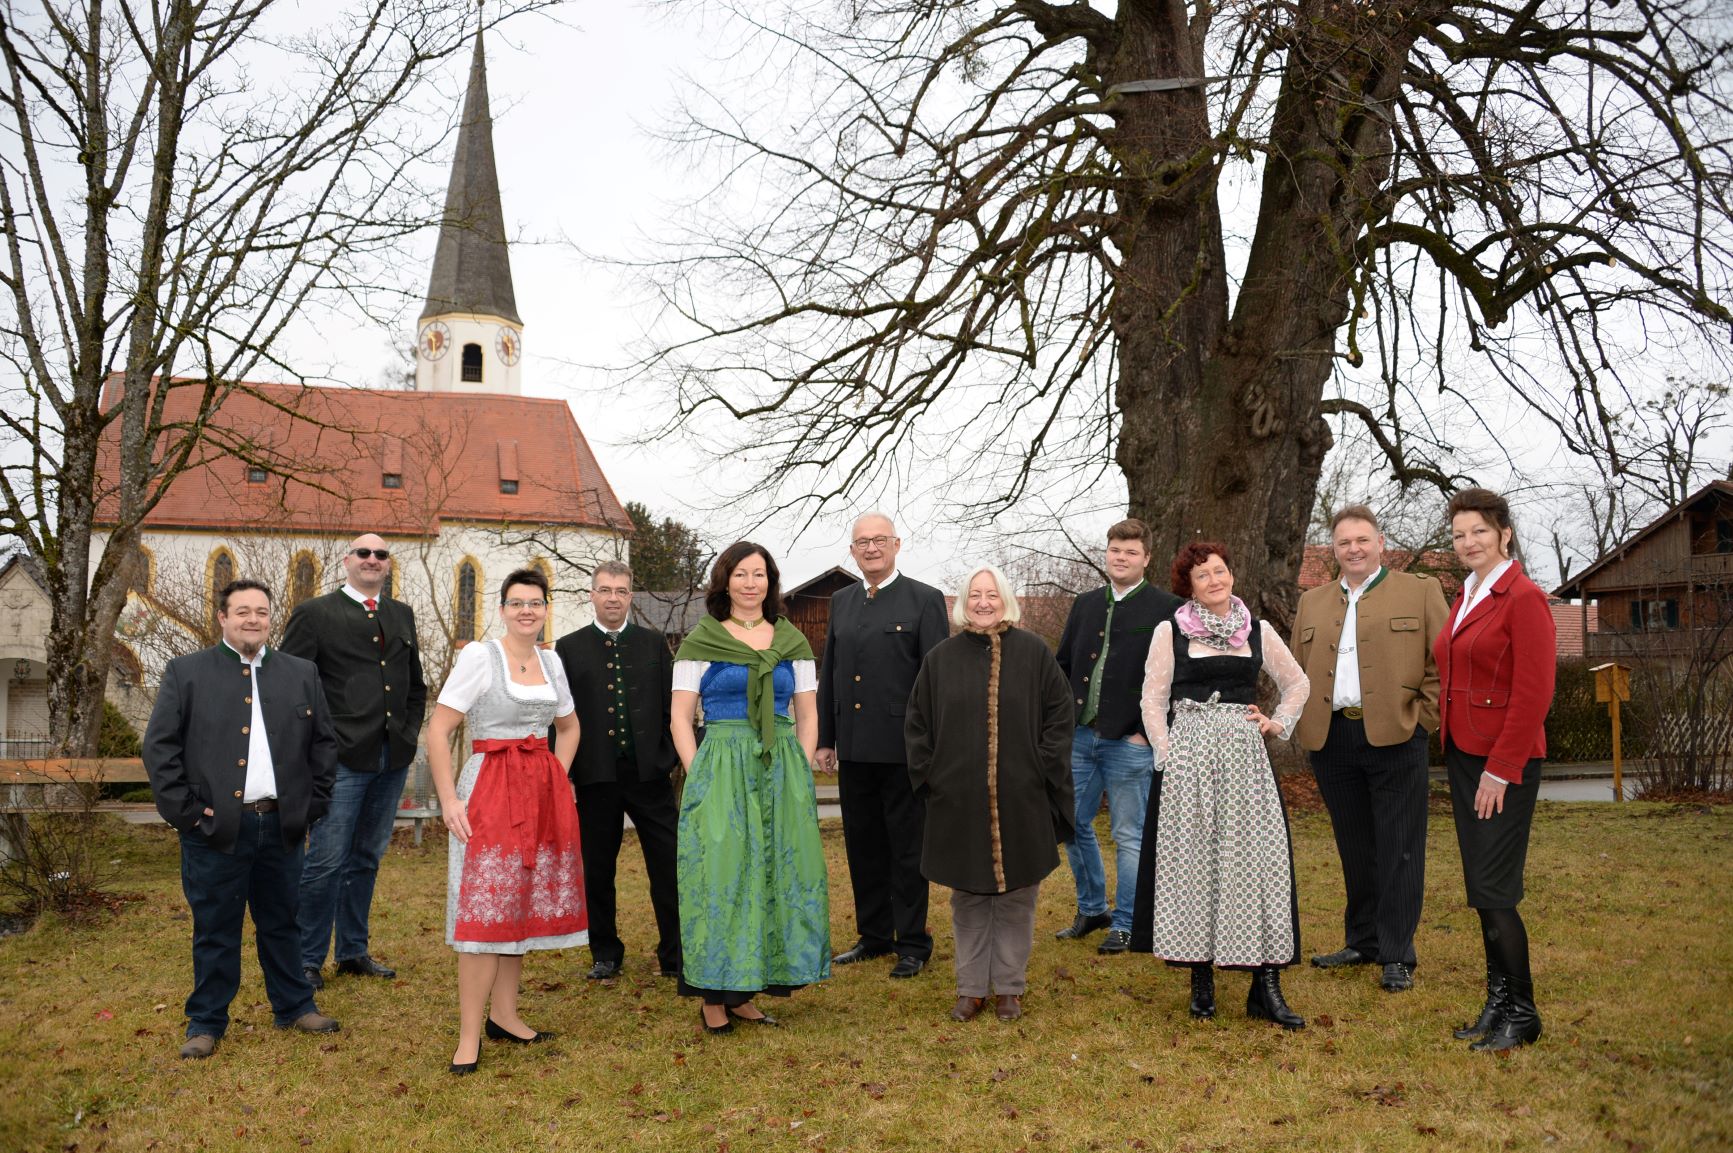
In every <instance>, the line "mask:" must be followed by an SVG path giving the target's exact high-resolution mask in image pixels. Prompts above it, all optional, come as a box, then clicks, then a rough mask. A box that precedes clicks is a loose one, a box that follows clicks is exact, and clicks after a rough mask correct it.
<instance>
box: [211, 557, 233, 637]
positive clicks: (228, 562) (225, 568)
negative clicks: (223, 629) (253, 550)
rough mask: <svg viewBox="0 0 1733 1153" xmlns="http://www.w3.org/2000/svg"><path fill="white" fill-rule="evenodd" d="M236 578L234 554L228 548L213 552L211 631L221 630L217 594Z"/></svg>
mask: <svg viewBox="0 0 1733 1153" xmlns="http://www.w3.org/2000/svg"><path fill="white" fill-rule="evenodd" d="M234 579H235V558H234V554H232V553H231V552H229V550H228V549H226V548H220V549H218V550H216V551H215V552H213V553H212V554H211V583H210V594H211V631H212V632H217V631H220V626H218V624H217V596H218V594H219V593H221V592H222V591H223V588H224V587H225V586H226V585H227V584H228V583H229V582H230V581H232V580H234Z"/></svg>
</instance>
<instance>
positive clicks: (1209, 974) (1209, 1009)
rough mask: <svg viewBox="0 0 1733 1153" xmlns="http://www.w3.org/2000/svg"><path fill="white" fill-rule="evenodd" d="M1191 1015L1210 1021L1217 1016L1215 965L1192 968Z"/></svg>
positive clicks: (1200, 1019)
mask: <svg viewBox="0 0 1733 1153" xmlns="http://www.w3.org/2000/svg"><path fill="white" fill-rule="evenodd" d="M1191 1015H1192V1016H1193V1017H1196V1018H1197V1019H1198V1020H1199V1021H1208V1020H1209V1019H1210V1018H1212V1017H1214V1016H1215V1015H1216V971H1215V966H1213V965H1193V966H1192V967H1191Z"/></svg>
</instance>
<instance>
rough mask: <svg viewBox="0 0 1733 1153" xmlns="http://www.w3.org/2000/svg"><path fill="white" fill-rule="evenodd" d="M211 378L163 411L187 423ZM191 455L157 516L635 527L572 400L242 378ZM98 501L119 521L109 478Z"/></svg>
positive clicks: (213, 520) (329, 526)
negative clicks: (252, 381) (570, 404)
mask: <svg viewBox="0 0 1733 1153" xmlns="http://www.w3.org/2000/svg"><path fill="white" fill-rule="evenodd" d="M118 384H119V377H118V376H117V377H113V378H111V380H110V386H111V389H114V388H117V387H118ZM202 392H203V390H202V389H201V388H200V387H199V386H198V385H196V384H189V385H187V386H182V387H176V388H174V389H172V390H171V391H170V393H169V396H168V399H167V402H166V411H165V413H164V424H165V425H168V426H170V427H172V426H174V425H175V424H177V423H190V422H191V421H192V420H193V418H194V417H195V415H196V413H197V410H198V406H199V401H200V399H201V397H202ZM113 400H114V397H113V396H109V397H105V404H104V407H105V408H107V407H108V406H109V404H111V403H112V402H113ZM119 438H120V423H119V421H114V422H111V423H110V424H109V426H108V428H107V430H106V431H105V433H104V437H103V442H102V453H103V456H104V459H103V460H102V461H100V462H99V465H98V475H99V476H100V477H102V478H104V481H103V483H104V484H112V480H111V478H114V477H117V476H118V475H119V472H120V470H119V468H118V466H117V465H116V464H115V463H114V459H113V458H114V454H115V453H116V452H117V451H118V445H119ZM194 462H195V463H193V464H192V465H191V466H190V467H189V468H188V469H187V471H186V472H184V473H182V474H181V475H180V476H179V477H177V478H176V479H175V481H174V483H173V484H172V485H171V486H170V488H169V491H168V493H167V495H166V496H164V497H163V499H162V500H161V501H160V502H159V503H158V504H157V506H156V508H155V509H153V510H152V511H151V512H150V514H149V515H148V516H147V517H146V519H145V524H146V527H147V528H152V529H167V528H181V529H194V530H205V531H216V532H235V531H241V530H246V531H252V532H258V531H265V532H298V533H317V534H320V535H332V536H350V535H358V534H360V533H363V532H377V533H381V534H384V535H406V536H422V535H431V534H433V533H437V532H438V531H439V528H440V526H441V524H442V523H445V522H451V521H458V522H469V523H475V522H480V523H484V524H501V523H510V524H513V525H515V526H518V527H520V528H521V527H533V526H536V525H548V526H551V527H558V528H579V527H584V528H611V529H614V530H616V531H621V532H628V533H629V532H631V531H632V522H631V519H630V518H629V517H628V516H627V515H626V510H625V508H624V507H623V506H622V505H621V503H620V501H619V498H618V497H616V496H615V495H614V490H613V488H612V487H610V486H609V484H608V480H607V478H606V477H605V476H603V475H602V470H601V466H600V465H599V464H597V462H596V457H595V454H594V453H593V452H591V451H590V445H589V441H588V440H586V439H585V437H584V434H583V431H582V430H581V429H579V427H578V423H577V421H576V420H575V419H573V417H572V412H571V409H570V408H569V407H568V406H567V405H566V403H565V402H564V401H562V400H546V399H541V398H539V397H528V396H487V395H482V394H479V393H461V392H456V393H435V392H400V391H388V390H383V389H363V388H312V387H303V386H301V385H294V384H246V385H241V386H237V388H236V389H235V390H234V391H233V392H232V393H231V394H230V395H229V397H228V398H227V399H226V400H225V401H224V402H223V404H222V406H221V408H219V409H218V410H217V412H216V414H215V416H213V417H212V418H211V422H210V425H209V427H208V429H207V431H206V434H205V438H204V441H203V443H202V444H201V446H200V448H199V450H198V451H197V453H196V454H195V457H194ZM508 489H515V490H516V491H506V490H508ZM97 507H98V519H99V522H101V523H104V524H112V523H113V522H114V515H115V508H116V495H115V492H114V490H113V488H112V487H108V488H105V489H103V490H102V491H101V492H99V494H98V506H97Z"/></svg>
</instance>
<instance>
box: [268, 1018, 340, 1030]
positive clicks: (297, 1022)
mask: <svg viewBox="0 0 1733 1153" xmlns="http://www.w3.org/2000/svg"><path fill="white" fill-rule="evenodd" d="M277 1028H279V1029H297V1030H299V1031H300V1032H303V1033H335V1032H336V1031H337V1030H338V1029H341V1028H342V1026H341V1025H339V1024H337V1020H336V1018H334V1017H327V1016H325V1014H323V1013H302V1014H301V1015H300V1016H299V1017H296V1018H295V1019H294V1020H293V1021H291V1022H289V1023H288V1024H287V1025H278V1026H277Z"/></svg>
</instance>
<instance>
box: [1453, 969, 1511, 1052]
mask: <svg viewBox="0 0 1733 1153" xmlns="http://www.w3.org/2000/svg"><path fill="white" fill-rule="evenodd" d="M1503 999H1504V976H1503V975H1502V974H1499V973H1494V972H1493V971H1492V970H1491V969H1488V970H1487V971H1486V1003H1485V1004H1484V1005H1482V1006H1481V1007H1480V1016H1479V1017H1476V1018H1475V1019H1474V1020H1473V1021H1471V1022H1469V1023H1468V1024H1466V1025H1464V1026H1462V1027H1461V1028H1460V1029H1457V1030H1454V1031H1453V1032H1452V1033H1451V1034H1450V1035H1451V1036H1452V1037H1455V1038H1456V1039H1457V1040H1458V1041H1478V1040H1480V1038H1482V1037H1484V1036H1486V1031H1487V1030H1488V1029H1490V1028H1492V1026H1493V1024H1494V1023H1495V1022H1496V1021H1497V1020H1498V1006H1499V1003H1500V1002H1501V1001H1503Z"/></svg>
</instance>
